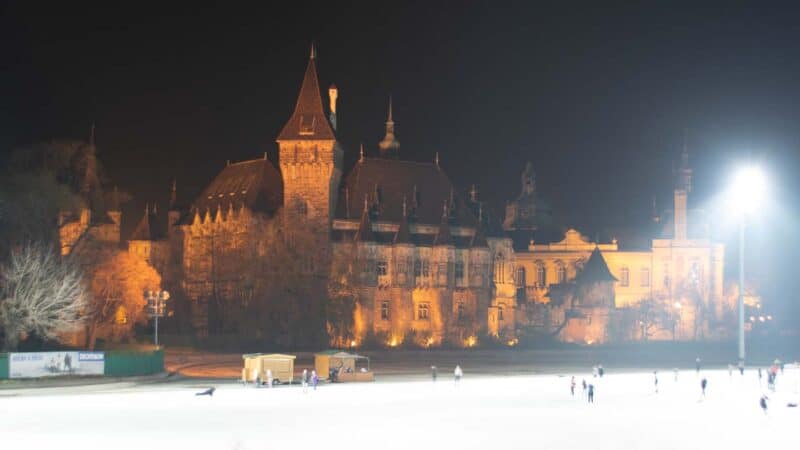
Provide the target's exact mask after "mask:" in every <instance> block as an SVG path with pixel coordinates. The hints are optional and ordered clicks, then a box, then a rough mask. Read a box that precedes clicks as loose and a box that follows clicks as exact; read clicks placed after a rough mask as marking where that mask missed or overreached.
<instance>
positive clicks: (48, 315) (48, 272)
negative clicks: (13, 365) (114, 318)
mask: <svg viewBox="0 0 800 450" xmlns="http://www.w3.org/2000/svg"><path fill="white" fill-rule="evenodd" d="M85 297H86V295H85V291H84V286H83V276H82V274H81V272H80V270H79V269H78V267H77V266H75V265H73V264H72V263H71V262H69V261H65V260H62V259H61V258H60V257H59V256H58V255H56V254H55V253H54V252H53V251H52V250H50V249H48V248H47V247H45V246H42V245H30V244H29V245H25V246H23V247H21V248H19V249H16V250H13V251H12V252H11V254H10V256H9V260H8V263H7V264H6V265H4V266H2V267H0V324H2V327H3V331H4V334H5V341H4V348H5V350H7V351H10V350H15V349H16V348H17V345H18V344H19V341H20V339H21V338H24V337H26V336H27V335H30V334H36V335H37V336H40V337H43V338H47V339H52V340H58V339H59V338H60V336H61V335H63V333H65V332H70V331H74V330H75V329H76V328H77V327H79V326H80V325H81V323H82V317H81V311H82V310H83V308H84V302H85Z"/></svg>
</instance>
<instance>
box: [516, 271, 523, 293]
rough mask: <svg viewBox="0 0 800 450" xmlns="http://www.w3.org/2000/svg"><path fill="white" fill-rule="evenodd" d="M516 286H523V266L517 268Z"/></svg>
mask: <svg viewBox="0 0 800 450" xmlns="http://www.w3.org/2000/svg"><path fill="white" fill-rule="evenodd" d="M516 281H517V287H520V288H524V287H525V268H524V267H520V268H518V269H517V280H516Z"/></svg>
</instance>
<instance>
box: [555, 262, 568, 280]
mask: <svg viewBox="0 0 800 450" xmlns="http://www.w3.org/2000/svg"><path fill="white" fill-rule="evenodd" d="M557 270H558V271H557V274H558V283H559V284H561V283H566V282H567V266H565V265H564V263H560V264H559V265H558V269H557Z"/></svg>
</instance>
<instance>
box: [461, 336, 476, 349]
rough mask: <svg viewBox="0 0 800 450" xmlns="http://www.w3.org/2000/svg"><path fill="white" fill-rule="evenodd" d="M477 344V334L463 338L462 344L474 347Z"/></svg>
mask: <svg viewBox="0 0 800 450" xmlns="http://www.w3.org/2000/svg"><path fill="white" fill-rule="evenodd" d="M477 344H478V337H477V336H470V337H468V338H466V339H465V340H464V346H465V347H468V348H471V347H475V346H476V345H477Z"/></svg>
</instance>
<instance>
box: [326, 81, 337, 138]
mask: <svg viewBox="0 0 800 450" xmlns="http://www.w3.org/2000/svg"><path fill="white" fill-rule="evenodd" d="M338 97H339V90H338V89H336V85H335V84H331V86H330V87H329V88H328V99H329V100H330V109H331V114H330V120H331V126H332V127H333V131H336V99H337V98H338Z"/></svg>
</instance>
